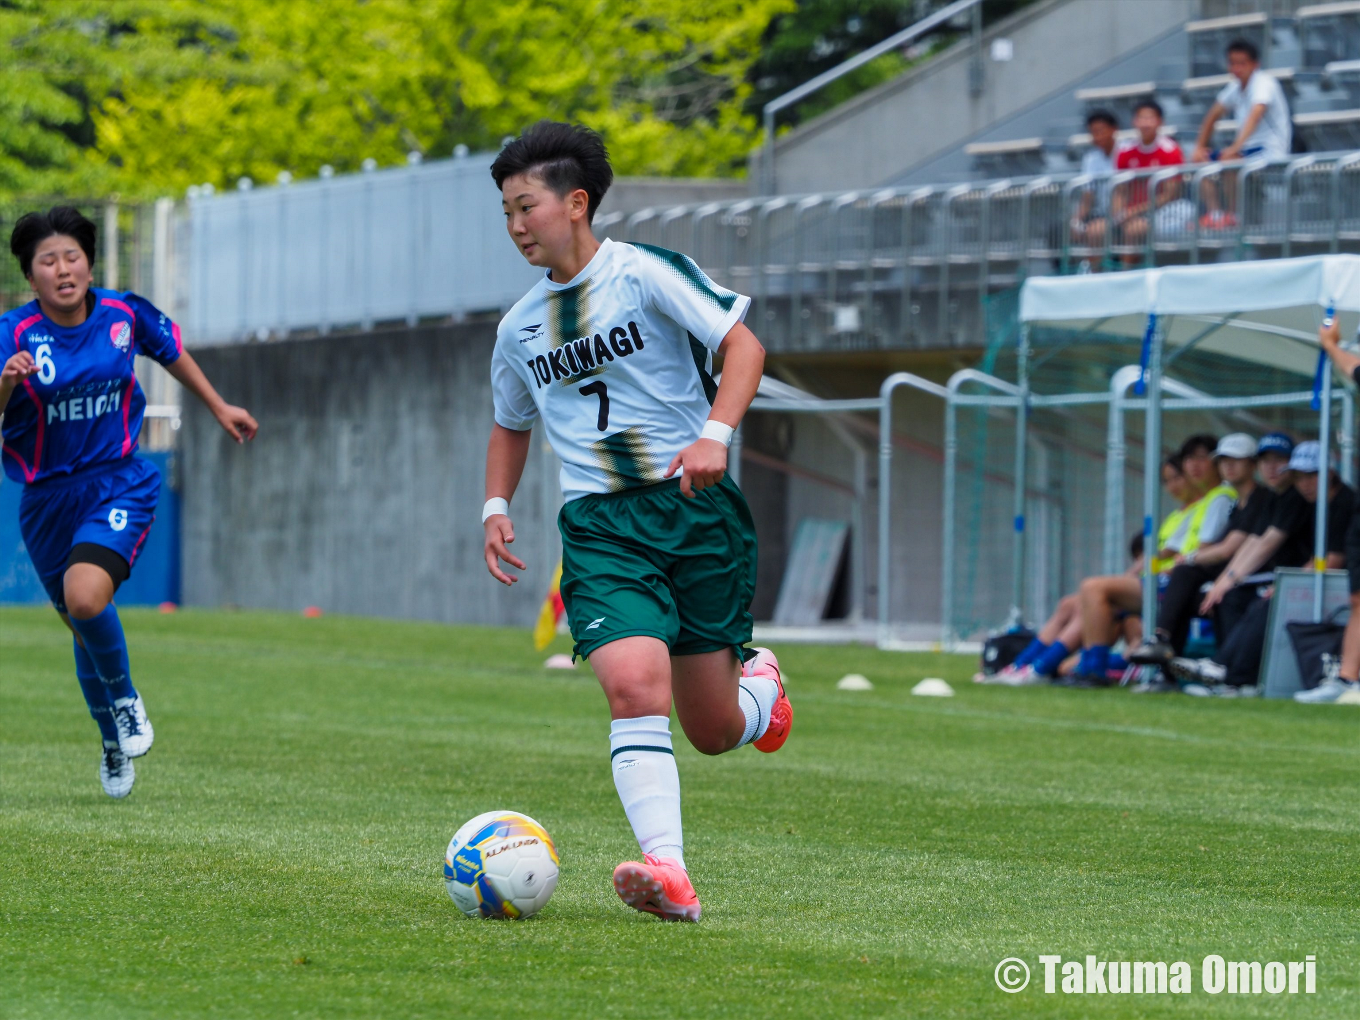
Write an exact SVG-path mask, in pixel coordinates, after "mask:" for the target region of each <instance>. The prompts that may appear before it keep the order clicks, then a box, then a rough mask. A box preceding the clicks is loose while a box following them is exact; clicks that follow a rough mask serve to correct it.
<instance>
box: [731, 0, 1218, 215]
mask: <svg viewBox="0 0 1360 1020" xmlns="http://www.w3.org/2000/svg"><path fill="white" fill-rule="evenodd" d="M1199 9H1200V3H1199V0H1137V2H1133V0H1118V2H1116V0H1045V2H1043V3H1039V4H1036V5H1034V6H1033V7H1029V8H1026V9H1024V10H1022V11H1020V12H1018V13H1017V14H1016V15H1015V16H1014V17H1012V18H1008V19H1006V20H1005V21H1003V22H1000V23H998V24H997V25H995V26H993V27H992V28H991V29H989V30H988V31H987V32H986V33H985V37H984V42H983V49H984V61H983V63H984V86H983V90H982V93H981V94H980V95H977V96H974V95H972V94H971V93H970V91H969V61H970V55H971V46H970V44H969V43H967V42H961V43H959V44H957V45H955V46H954V47H952V48H951V49H949V50H948V51H946V52H945V53H944V54H941V55H940V56H939V57H937V58H935V59H934V60H931V61H929V62H928V63H926V64H925V65H924V66H922V67H920V68H917V69H915V70H912V71H908V72H907V73H906V74H903V75H902V76H901V77H898V78H895V79H893V80H892V81H890V82H885V83H884V84H883V85H880V86H879V87H878V88H875V89H872V90H870V91H868V92H865V93H862V94H861V95H859V96H857V97H855V98H854V99H852V100H850V101H849V102H847V103H844V104H842V105H841V106H838V107H836V108H835V109H834V110H831V111H829V112H827V113H826V114H823V115H822V116H821V117H818V118H817V119H815V120H813V121H810V122H809V123H807V124H806V125H803V126H802V127H800V128H798V129H796V130H794V131H792V132H790V133H789V134H787V135H785V136H784V137H783V138H781V139H780V140H779V141H778V142H777V143H776V146H775V170H776V190H777V191H778V192H780V193H783V194H791V193H800V192H811V191H824V190H833V189H848V188H862V187H872V186H876V185H879V184H882V183H883V182H885V181H888V180H891V179H894V178H897V177H899V176H901V175H902V174H903V173H906V172H909V171H910V170H911V169H912V168H913V167H914V166H916V165H917V164H920V163H924V162H926V161H927V160H930V159H933V158H936V157H938V156H940V155H941V154H943V153H944V152H946V151H947V150H949V149H951V148H954V147H957V146H959V145H962V144H964V143H965V142H966V141H968V140H970V139H971V138H972V137H973V136H974V135H977V134H978V133H980V132H982V131H984V130H985V129H986V128H988V127H989V126H990V125H992V124H994V123H995V122H996V121H998V120H1000V119H1002V118H1005V117H1009V116H1011V115H1013V114H1016V113H1019V112H1021V111H1023V110H1024V109H1026V108H1027V107H1029V106H1030V105H1032V104H1034V103H1037V102H1039V101H1041V100H1043V99H1045V98H1048V97H1049V96H1051V95H1052V94H1053V93H1055V92H1059V91H1061V90H1064V89H1070V88H1074V87H1076V83H1077V82H1080V81H1081V80H1082V79H1083V78H1085V77H1086V76H1088V75H1091V74H1092V73H1094V72H1096V71H1098V70H1100V69H1101V68H1102V67H1104V66H1105V65H1107V64H1109V63H1110V62H1111V61H1113V60H1116V59H1118V58H1119V57H1120V56H1121V55H1123V54H1125V53H1128V52H1130V51H1132V50H1136V49H1138V48H1140V47H1142V46H1145V45H1147V44H1148V43H1150V42H1153V41H1154V40H1156V39H1157V38H1159V37H1160V36H1162V35H1164V34H1166V33H1167V32H1169V31H1171V30H1172V29H1174V28H1175V27H1176V26H1178V25H1180V24H1182V23H1184V22H1186V21H1188V20H1190V19H1191V18H1193V17H1195V16H1197V14H1198V12H1199ZM998 37H1005V38H1009V39H1010V40H1011V41H1012V42H1013V43H1014V47H1015V55H1014V59H1013V60H1011V61H1009V62H1006V63H997V62H995V61H992V60H991V59H990V58H989V57H987V56H986V54H987V52H988V51H989V47H990V41H991V40H992V39H993V38H998ZM1148 73H1149V76H1153V75H1155V73H1156V68H1155V67H1154V68H1149V69H1148ZM758 159H759V154H757V156H756V158H755V159H754V160H753V167H752V171H751V175H750V177H751V180H752V181H759V180H760V174H759V163H758Z"/></svg>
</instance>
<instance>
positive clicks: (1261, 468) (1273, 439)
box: [1256, 432, 1294, 493]
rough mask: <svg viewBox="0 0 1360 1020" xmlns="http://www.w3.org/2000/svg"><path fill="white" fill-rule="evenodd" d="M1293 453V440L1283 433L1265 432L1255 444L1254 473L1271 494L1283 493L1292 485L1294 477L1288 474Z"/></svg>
mask: <svg viewBox="0 0 1360 1020" xmlns="http://www.w3.org/2000/svg"><path fill="white" fill-rule="evenodd" d="M1293 452H1294V440H1293V439H1291V438H1290V437H1289V436H1288V435H1287V434H1285V433H1283V432H1267V433H1266V434H1265V435H1264V436H1262V437H1261V441H1260V442H1259V443H1257V444H1256V473H1257V475H1259V476H1260V479H1261V484H1262V485H1264V486H1265V487H1266V488H1267V489H1269V490H1270V491H1271V492H1275V493H1280V492H1284V491H1285V490H1286V489H1288V488H1289V487H1290V486H1291V485H1293V484H1294V476H1293V475H1292V474H1290V473H1289V458H1290V456H1291V455H1292V454H1293Z"/></svg>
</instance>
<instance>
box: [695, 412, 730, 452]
mask: <svg viewBox="0 0 1360 1020" xmlns="http://www.w3.org/2000/svg"><path fill="white" fill-rule="evenodd" d="M735 431H736V429H734V428H733V427H732V426H731V425H724V424H723V423H722V422H720V421H714V420H713V419H712V418H710V419H708V421H706V422H704V430H703V431H702V432H700V433H699V438H700V439H712V440H714V441H715V442H719V443H722V444H723V446H731V445H732V433H733V432H735Z"/></svg>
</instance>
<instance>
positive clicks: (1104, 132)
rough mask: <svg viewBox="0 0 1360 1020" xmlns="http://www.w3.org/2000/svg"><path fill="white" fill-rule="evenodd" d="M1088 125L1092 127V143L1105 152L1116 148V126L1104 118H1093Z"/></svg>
mask: <svg viewBox="0 0 1360 1020" xmlns="http://www.w3.org/2000/svg"><path fill="white" fill-rule="evenodd" d="M1088 127H1090V129H1091V144H1092V145H1094V146H1095V147H1096V148H1097V149H1101V150H1103V151H1105V152H1109V151H1110V150H1111V149H1113V148H1114V128H1112V127H1110V125H1109V124H1107V123H1105V121H1103V120H1093V121H1091V123H1090V124H1089V125H1088Z"/></svg>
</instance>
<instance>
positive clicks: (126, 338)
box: [109, 322, 132, 353]
mask: <svg viewBox="0 0 1360 1020" xmlns="http://www.w3.org/2000/svg"><path fill="white" fill-rule="evenodd" d="M109 339H110V340H112V341H113V346H115V347H117V348H118V349H119V350H120V351H123V352H124V353H127V349H128V348H129V347H131V346H132V327H131V326H129V325H128V324H127V323H126V322H115V323H114V324H113V325H112V326H110V327H109Z"/></svg>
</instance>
